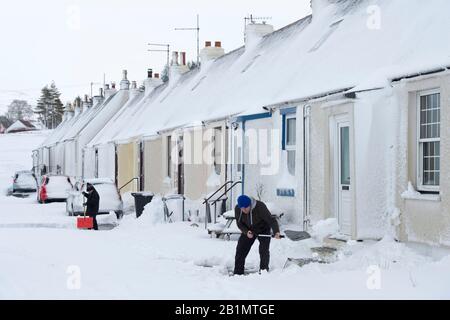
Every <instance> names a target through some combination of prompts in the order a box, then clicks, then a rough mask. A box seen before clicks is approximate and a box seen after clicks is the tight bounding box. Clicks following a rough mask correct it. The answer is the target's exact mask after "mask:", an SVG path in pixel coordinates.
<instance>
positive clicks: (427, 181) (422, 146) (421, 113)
mask: <svg viewBox="0 0 450 320" xmlns="http://www.w3.org/2000/svg"><path fill="white" fill-rule="evenodd" d="M440 98H441V95H440V93H439V92H438V91H428V92H422V93H420V94H419V96H418V100H419V101H418V121H417V122H418V142H419V146H418V150H419V152H418V155H419V162H418V179H417V180H418V189H419V190H420V191H431V192H439V186H440V154H441V150H440V143H441V106H440Z"/></svg>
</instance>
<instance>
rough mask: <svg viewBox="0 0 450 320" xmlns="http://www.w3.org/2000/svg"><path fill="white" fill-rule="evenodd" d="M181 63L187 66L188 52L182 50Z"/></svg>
mask: <svg viewBox="0 0 450 320" xmlns="http://www.w3.org/2000/svg"><path fill="white" fill-rule="evenodd" d="M180 65H182V66H185V65H186V52H181V61H180Z"/></svg>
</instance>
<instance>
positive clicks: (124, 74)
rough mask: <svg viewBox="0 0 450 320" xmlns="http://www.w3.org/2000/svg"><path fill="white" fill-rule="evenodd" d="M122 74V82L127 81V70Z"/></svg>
mask: <svg viewBox="0 0 450 320" xmlns="http://www.w3.org/2000/svg"><path fill="white" fill-rule="evenodd" d="M122 74H123V80H127V76H128V71H127V70H123V71H122Z"/></svg>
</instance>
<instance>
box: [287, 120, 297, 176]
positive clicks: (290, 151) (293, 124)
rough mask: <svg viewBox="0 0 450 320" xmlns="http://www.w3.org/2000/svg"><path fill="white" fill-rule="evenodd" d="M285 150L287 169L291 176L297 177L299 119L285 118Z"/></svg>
mask: <svg viewBox="0 0 450 320" xmlns="http://www.w3.org/2000/svg"><path fill="white" fill-rule="evenodd" d="M284 117H285V121H284V123H285V125H284V139H285V141H284V149H285V150H286V152H287V167H288V171H289V173H290V174H291V175H293V176H295V153H296V152H295V151H296V145H297V141H296V140H297V138H296V136H297V119H296V118H295V116H286V115H285V116H284Z"/></svg>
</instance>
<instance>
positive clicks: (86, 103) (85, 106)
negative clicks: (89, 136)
mask: <svg viewBox="0 0 450 320" xmlns="http://www.w3.org/2000/svg"><path fill="white" fill-rule="evenodd" d="M91 106H92V105H91V101H89V96H88V95H87V94H85V95H84V101H83V111H82V112H83V113H85V112H86V111H88V110H89V108H90V107H91Z"/></svg>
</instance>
